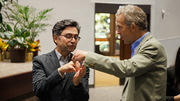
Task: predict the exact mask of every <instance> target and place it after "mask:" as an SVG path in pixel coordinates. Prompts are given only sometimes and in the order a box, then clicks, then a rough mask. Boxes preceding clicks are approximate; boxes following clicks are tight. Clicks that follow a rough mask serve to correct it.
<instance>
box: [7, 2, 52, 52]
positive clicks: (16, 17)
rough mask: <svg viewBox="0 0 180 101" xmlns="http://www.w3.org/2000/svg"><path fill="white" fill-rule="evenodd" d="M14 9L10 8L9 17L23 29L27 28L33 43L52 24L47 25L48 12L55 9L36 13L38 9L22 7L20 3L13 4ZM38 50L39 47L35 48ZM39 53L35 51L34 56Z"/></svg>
mask: <svg viewBox="0 0 180 101" xmlns="http://www.w3.org/2000/svg"><path fill="white" fill-rule="evenodd" d="M12 4H13V8H12V7H11V8H9V10H10V12H11V13H10V14H9V17H10V18H11V20H12V21H16V22H17V24H18V25H19V26H20V27H21V28H25V29H26V30H27V31H28V32H29V33H30V36H29V37H28V39H29V41H30V42H31V43H33V42H35V38H36V37H37V36H39V33H41V32H42V31H45V30H46V29H45V28H46V27H47V26H49V25H50V24H48V23H46V20H48V18H49V15H47V13H48V12H50V11H52V10H53V9H52V8H51V9H45V10H42V11H39V12H36V9H35V8H33V7H29V6H22V5H20V4H18V2H13V3H12ZM35 48H36V50H38V48H39V47H35ZM37 52H38V51H34V52H33V53H34V55H33V56H35V55H37V54H38V53H37Z"/></svg>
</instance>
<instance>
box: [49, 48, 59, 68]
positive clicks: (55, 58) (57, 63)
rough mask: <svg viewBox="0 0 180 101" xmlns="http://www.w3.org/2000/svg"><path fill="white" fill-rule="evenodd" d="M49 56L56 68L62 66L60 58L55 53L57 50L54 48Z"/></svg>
mask: <svg viewBox="0 0 180 101" xmlns="http://www.w3.org/2000/svg"><path fill="white" fill-rule="evenodd" d="M49 58H50V60H51V62H52V64H53V65H54V69H57V68H59V67H60V63H59V60H58V58H57V55H56V53H55V50H53V51H52V52H50V53H49Z"/></svg>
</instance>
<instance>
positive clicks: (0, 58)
mask: <svg viewBox="0 0 180 101" xmlns="http://www.w3.org/2000/svg"><path fill="white" fill-rule="evenodd" d="M3 59H4V54H2V53H0V61H3Z"/></svg>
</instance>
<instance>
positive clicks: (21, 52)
mask: <svg viewBox="0 0 180 101" xmlns="http://www.w3.org/2000/svg"><path fill="white" fill-rule="evenodd" d="M10 59H11V62H15V63H19V62H25V61H26V49H25V48H12V49H11V50H10Z"/></svg>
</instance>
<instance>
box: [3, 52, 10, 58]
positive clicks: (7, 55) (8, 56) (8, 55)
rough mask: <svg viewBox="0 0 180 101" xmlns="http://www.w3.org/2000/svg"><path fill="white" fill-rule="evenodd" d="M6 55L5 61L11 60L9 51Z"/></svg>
mask: <svg viewBox="0 0 180 101" xmlns="http://www.w3.org/2000/svg"><path fill="white" fill-rule="evenodd" d="M4 55H5V59H10V52H9V51H6V52H5V54H4Z"/></svg>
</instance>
